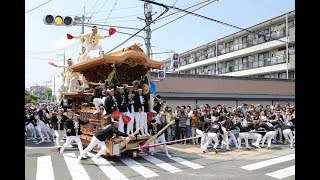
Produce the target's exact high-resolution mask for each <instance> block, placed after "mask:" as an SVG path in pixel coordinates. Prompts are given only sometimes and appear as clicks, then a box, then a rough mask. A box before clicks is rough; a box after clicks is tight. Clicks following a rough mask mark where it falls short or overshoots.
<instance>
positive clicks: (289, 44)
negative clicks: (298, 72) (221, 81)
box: [165, 10, 295, 79]
mask: <svg viewBox="0 0 320 180" xmlns="http://www.w3.org/2000/svg"><path fill="white" fill-rule="evenodd" d="M179 57H180V60H179V67H178V68H177V69H172V67H171V60H170V59H167V60H165V62H166V63H165V70H166V72H167V73H179V74H196V75H224V76H244V77H254V78H257V77H261V78H279V79H295V10H294V11H290V12H288V13H285V14H282V15H280V16H278V17H275V18H272V19H269V20H267V21H264V22H261V23H259V24H256V25H254V26H252V27H249V28H246V29H245V30H242V31H239V32H236V33H234V34H231V35H228V36H226V37H223V38H220V39H217V40H215V41H212V42H209V43H207V44H204V45H202V46H200V47H196V48H194V49H191V50H189V51H187V52H183V53H180V56H179Z"/></svg>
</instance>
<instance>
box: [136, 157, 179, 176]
mask: <svg viewBox="0 0 320 180" xmlns="http://www.w3.org/2000/svg"><path fill="white" fill-rule="evenodd" d="M142 157H143V158H144V159H146V160H147V161H149V162H151V163H153V164H155V165H157V166H158V167H160V168H162V169H164V170H166V171H169V172H171V173H176V172H181V171H182V170H181V169H179V168H176V167H174V166H172V165H171V164H169V163H166V162H164V161H162V160H160V159H158V158H156V157H154V156H142Z"/></svg>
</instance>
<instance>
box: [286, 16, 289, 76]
mask: <svg viewBox="0 0 320 180" xmlns="http://www.w3.org/2000/svg"><path fill="white" fill-rule="evenodd" d="M288 30H289V29H288V13H287V14H286V63H287V71H286V72H287V79H289V47H288V46H289V44H288V41H289V36H288V32H289V31H288Z"/></svg>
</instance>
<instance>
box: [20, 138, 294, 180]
mask: <svg viewBox="0 0 320 180" xmlns="http://www.w3.org/2000/svg"><path fill="white" fill-rule="evenodd" d="M168 147H169V153H170V154H171V156H172V157H173V158H168V157H166V156H165V155H164V153H163V152H162V149H161V148H157V149H156V151H157V153H155V154H154V156H150V155H147V154H146V153H140V154H139V156H138V157H136V158H133V157H126V156H120V157H116V156H115V157H109V158H107V159H105V158H99V159H98V160H96V161H93V160H92V159H91V158H88V159H87V160H82V162H81V164H78V163H76V162H75V160H76V156H78V155H79V151H78V149H77V147H73V146H70V147H69V148H67V149H66V150H65V152H64V153H63V154H60V153H59V152H58V150H57V147H56V146H55V145H54V143H53V142H51V143H43V144H35V142H32V141H26V151H25V154H26V156H25V168H26V170H25V179H26V180H41V179H45V180H53V179H56V180H71V179H76V180H80V179H92V180H102V179H103V180H105V179H123V180H124V179H132V180H138V179H139V180H141V179H146V178H147V179H170V180H180V179H184V180H188V179H190V180H191V179H192V180H193V179H203V180H206V179H208V180H209V179H210V180H212V179H219V180H220V179H235V180H241V179H245V180H248V179H261V180H264V179H265V180H266V179H268V180H269V179H275V180H276V179H285V180H290V179H292V180H293V179H295V175H294V174H295V173H294V169H295V168H294V165H295V155H294V154H295V149H290V148H289V145H278V144H273V145H272V149H271V150H267V149H265V148H261V149H252V150H246V149H234V148H233V150H232V151H225V150H219V152H218V154H216V153H215V152H214V151H210V150H209V152H208V153H205V154H204V153H203V152H202V151H201V149H200V147H198V146H194V145H180V144H174V145H170V146H168ZM92 154H94V153H92ZM92 154H89V155H92Z"/></svg>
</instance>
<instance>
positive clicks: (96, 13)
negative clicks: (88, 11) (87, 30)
mask: <svg viewBox="0 0 320 180" xmlns="http://www.w3.org/2000/svg"><path fill="white" fill-rule="evenodd" d="M108 1H109V0H106V1H105V2H104V4H103V5H102V6H101V8H100V9H99V11H98V12H96V13H95V15H97V14H98V13H99V12H100V11H101V10H102V9H103V8H104V6H105V5H106V4H107V2H108ZM91 16H92V17H93V13H92V15H91ZM92 17H91V18H92ZM89 20H90V19H89ZM89 20H88V22H89Z"/></svg>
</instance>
